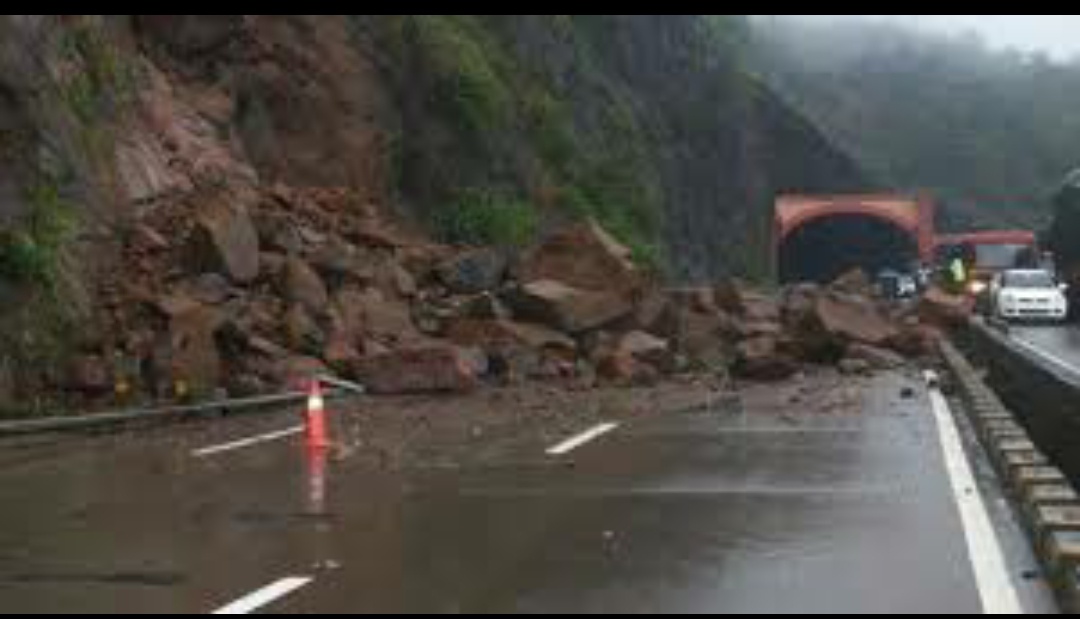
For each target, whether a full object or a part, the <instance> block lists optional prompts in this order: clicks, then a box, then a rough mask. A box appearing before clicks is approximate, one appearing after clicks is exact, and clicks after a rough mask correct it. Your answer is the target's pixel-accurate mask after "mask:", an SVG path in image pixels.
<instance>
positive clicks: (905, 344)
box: [889, 324, 945, 358]
mask: <svg viewBox="0 0 1080 619" xmlns="http://www.w3.org/2000/svg"><path fill="white" fill-rule="evenodd" d="M944 339H945V334H944V333H943V332H942V330H941V329H940V328H938V327H935V326H934V325H923V324H912V325H904V326H903V327H902V328H901V329H900V332H899V333H898V334H897V335H896V337H895V338H893V339H892V341H890V342H889V347H890V348H892V349H893V350H895V351H897V352H899V353H900V354H902V355H906V356H908V357H912V358H917V357H930V356H933V355H936V354H937V353H938V350H939V347H940V345H941V342H942V340H944Z"/></svg>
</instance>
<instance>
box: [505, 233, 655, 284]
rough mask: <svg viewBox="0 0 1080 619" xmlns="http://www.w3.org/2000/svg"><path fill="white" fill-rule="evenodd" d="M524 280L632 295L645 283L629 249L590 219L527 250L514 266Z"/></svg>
mask: <svg viewBox="0 0 1080 619" xmlns="http://www.w3.org/2000/svg"><path fill="white" fill-rule="evenodd" d="M517 275H518V279H519V280H520V281H522V282H525V283H530V282H536V281H544V280H554V281H558V282H561V283H562V284H564V285H566V286H569V287H572V288H577V289H580V290H587V291H600V290H603V291H606V292H607V293H610V294H615V295H626V296H634V295H635V294H636V293H637V292H638V291H639V290H640V288H641V286H642V285H643V284H644V276H643V274H642V272H641V271H640V270H639V269H638V268H637V267H636V266H635V265H634V263H633V261H632V260H631V253H630V250H629V249H627V248H626V247H625V246H623V245H621V244H620V243H618V242H617V241H616V240H615V239H613V238H612V237H611V236H610V235H608V234H607V233H606V232H605V231H604V230H603V229H602V228H600V226H599V225H597V224H596V223H593V222H589V223H583V224H578V225H575V226H573V227H571V228H568V229H566V230H564V231H562V232H560V233H559V234H556V235H554V236H552V237H551V238H549V239H547V241H545V242H544V243H543V244H541V245H540V246H539V247H537V248H536V249H534V250H533V251H531V252H530V253H529V254H527V255H526V256H525V257H524V258H523V259H522V261H521V264H520V265H519V267H518V269H517Z"/></svg>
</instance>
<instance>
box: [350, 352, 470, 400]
mask: <svg viewBox="0 0 1080 619" xmlns="http://www.w3.org/2000/svg"><path fill="white" fill-rule="evenodd" d="M354 377H355V378H356V379H357V380H358V381H360V382H361V383H362V384H363V385H364V386H365V387H366V388H367V389H368V390H369V391H370V392H371V393H373V394H377V395H398V394H420V393H462V392H467V391H471V390H472V389H474V388H475V387H476V386H477V384H478V381H477V376H476V366H475V362H474V361H473V359H472V357H471V356H470V355H467V354H465V353H463V352H462V351H461V350H459V349H458V348H456V347H453V346H433V347H424V348H405V349H401V350H396V351H391V352H387V353H384V354H381V355H376V356H374V357H369V358H365V359H363V360H362V361H360V362H359V363H357V364H356V366H355V370H354Z"/></svg>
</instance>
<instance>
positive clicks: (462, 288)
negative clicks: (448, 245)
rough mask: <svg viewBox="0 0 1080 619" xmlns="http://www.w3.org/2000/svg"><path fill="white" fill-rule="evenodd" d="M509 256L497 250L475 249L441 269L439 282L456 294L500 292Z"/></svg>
mask: <svg viewBox="0 0 1080 619" xmlns="http://www.w3.org/2000/svg"><path fill="white" fill-rule="evenodd" d="M507 265H508V261H507V259H506V255H505V254H504V253H503V252H501V251H498V250H496V249H474V250H471V251H468V252H465V253H463V254H460V255H458V256H454V257H452V258H449V259H448V260H445V261H444V262H443V263H442V264H440V265H439V266H438V269H437V273H438V277H439V281H440V282H442V284H443V285H444V286H446V288H447V289H448V290H450V292H452V293H454V294H478V293H481V292H489V291H493V290H497V289H498V288H499V286H500V285H501V284H502V281H503V278H504V277H505V276H506V269H507Z"/></svg>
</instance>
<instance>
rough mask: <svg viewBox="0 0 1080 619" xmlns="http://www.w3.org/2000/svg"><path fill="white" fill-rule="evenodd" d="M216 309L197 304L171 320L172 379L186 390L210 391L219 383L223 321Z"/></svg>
mask: <svg viewBox="0 0 1080 619" xmlns="http://www.w3.org/2000/svg"><path fill="white" fill-rule="evenodd" d="M223 322H224V321H223V319H222V315H221V313H220V312H218V311H217V310H214V309H213V308H209V307H205V306H201V305H200V306H195V307H193V308H191V309H188V310H186V311H183V312H180V313H178V314H176V315H174V316H173V317H172V319H171V320H170V321H169V342H168V344H169V350H168V353H167V359H168V363H169V379H170V382H171V385H172V386H173V387H174V389H176V390H177V391H180V392H181V393H183V394H190V395H201V394H208V393H211V392H212V391H213V390H214V389H215V388H216V387H217V386H218V384H219V383H220V381H221V375H222V362H221V356H220V354H219V351H218V346H217V338H216V336H217V332H218V329H220V328H221V326H222V324H223Z"/></svg>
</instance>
